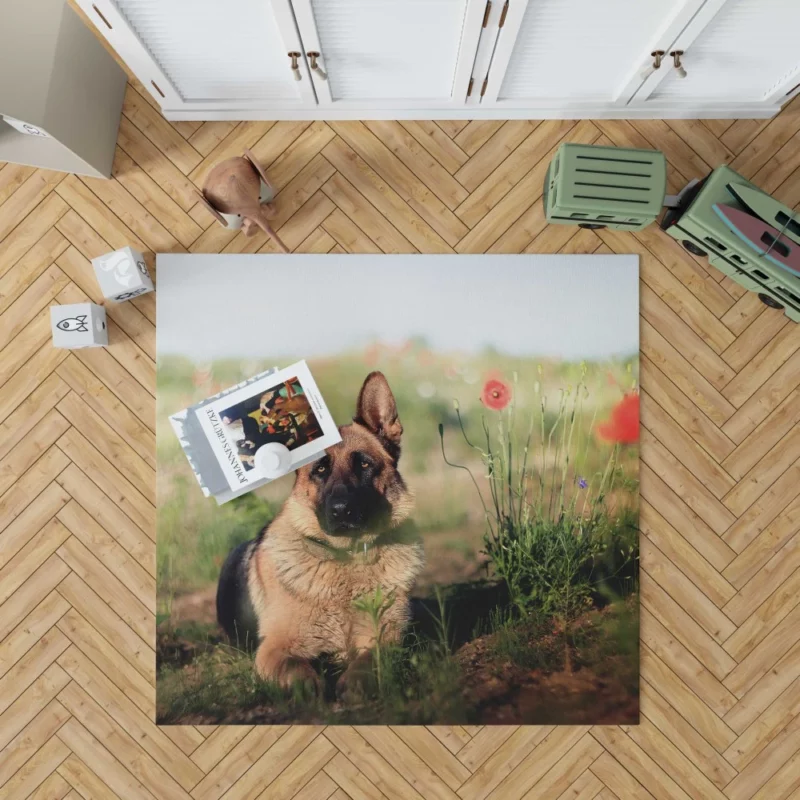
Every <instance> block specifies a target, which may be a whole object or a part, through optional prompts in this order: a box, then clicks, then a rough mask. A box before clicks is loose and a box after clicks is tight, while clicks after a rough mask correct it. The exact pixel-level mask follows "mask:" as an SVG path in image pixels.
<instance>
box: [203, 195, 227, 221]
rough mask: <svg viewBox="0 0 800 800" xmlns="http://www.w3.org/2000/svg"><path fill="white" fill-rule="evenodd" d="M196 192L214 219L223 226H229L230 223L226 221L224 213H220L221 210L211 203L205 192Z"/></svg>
mask: <svg viewBox="0 0 800 800" xmlns="http://www.w3.org/2000/svg"><path fill="white" fill-rule="evenodd" d="M196 194H197V196H198V198H199V199H200V202H201V203H202V204H203V205H204V206H205V207H206V208H207V209H208V211H209V213H210V214H211V216H212V217H214V219H215V220H216V221H217V222H219V224H220V225H222V227H223V228H227V227H228V223H227V222H226V221H225V217H223V216H222V214H220V213H219V211H217V209H216V208H214V206H212V205H211V203H210V201H209V199H208V198H207V197H206V196H205V193H203V192H196Z"/></svg>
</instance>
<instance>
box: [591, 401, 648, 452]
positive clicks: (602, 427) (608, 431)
mask: <svg viewBox="0 0 800 800" xmlns="http://www.w3.org/2000/svg"><path fill="white" fill-rule="evenodd" d="M597 435H598V436H599V437H600V438H601V439H603V440H604V441H606V442H614V443H618V444H633V443H634V442H638V441H639V395H638V394H637V393H636V392H631V393H629V394H626V395H625V396H624V397H623V398H622V400H620V401H619V402H618V403H617V404H616V405H615V406H614V408H612V409H611V419H609V420H607V421H606V422H601V423H600V424H599V425H598V426H597Z"/></svg>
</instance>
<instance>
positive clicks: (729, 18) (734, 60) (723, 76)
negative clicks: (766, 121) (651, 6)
mask: <svg viewBox="0 0 800 800" xmlns="http://www.w3.org/2000/svg"><path fill="white" fill-rule="evenodd" d="M669 50H670V51H683V53H682V55H681V56H680V60H681V65H682V67H683V70H684V71H685V76H682V75H681V73H680V72H679V71H678V70H677V69H676V68H675V67H674V64H673V61H672V60H669V62H668V63H666V64H665V67H666V69H663V70H659V74H655V75H653V76H652V77H651V78H650V79H649V80H648V82H647V83H646V84H645V85H643V86H642V87H641V89H640V90H639V91H638V92H637V94H636V96H635V97H634V100H633V103H632V104H633V105H637V104H638V105H642V104H644V105H647V106H649V107H653V108H657V107H659V106H681V107H685V108H686V109H687V110H695V111H696V112H697V113H698V115H699V113H700V112H701V111H703V112H705V113H706V114H708V111H709V109H711V110H713V108H714V106H719V105H725V104H728V105H739V104H742V103H747V104H758V103H765V104H767V103H768V104H775V103H783V102H785V101H786V100H789V99H790V98H791V97H792V96H794V95H795V94H797V93H798V92H800V0H708V2H707V3H706V4H705V5H704V7H703V8H702V9H701V13H699V14H698V15H697V16H696V18H694V19H693V20H692V21H691V24H689V25H688V26H687V27H686V28H685V29H684V30H683V31H682V32H681V33H680V35H679V36H678V37H677V38H676V40H675V41H674V42H672V43H671V44H670V47H669Z"/></svg>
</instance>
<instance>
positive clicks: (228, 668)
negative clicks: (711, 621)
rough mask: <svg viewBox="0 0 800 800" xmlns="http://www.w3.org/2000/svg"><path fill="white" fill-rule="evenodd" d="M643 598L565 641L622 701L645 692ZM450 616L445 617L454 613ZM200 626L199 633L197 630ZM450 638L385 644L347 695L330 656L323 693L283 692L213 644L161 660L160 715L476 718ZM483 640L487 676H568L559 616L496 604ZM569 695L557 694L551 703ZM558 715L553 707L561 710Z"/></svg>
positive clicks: (584, 702) (198, 718) (590, 619)
mask: <svg viewBox="0 0 800 800" xmlns="http://www.w3.org/2000/svg"><path fill="white" fill-rule="evenodd" d="M636 599H637V598H636V597H632V598H629V599H628V601H627V602H618V603H614V604H611V605H610V606H608V607H606V608H605V609H604V610H602V611H592V612H589V613H588V614H585V615H583V616H582V617H581V618H580V619H579V620H578V621H577V622H576V624H575V625H574V626H573V627H572V629H571V632H570V639H569V643H568V646H569V648H570V651H571V658H570V661H571V663H572V664H573V666H574V668H575V670H576V672H577V674H586V673H589V674H591V675H593V676H597V677H598V678H603V679H604V680H606V681H607V682H608V683H609V684H613V685H614V687H615V690H616V693H617V695H619V696H620V697H622V698H625V697H635V696H636V695H637V694H638V668H639V661H638V610H637V607H636ZM444 613H445V619H446V617H447V612H444ZM193 633H194V635H197V631H194V632H193ZM476 633H477V632H476ZM448 638H449V637H448V634H447V632H446V631H445V630H444V628H441V629H440V633H439V635H436V634H434V638H425V637H423V636H420V635H417V634H416V633H411V634H409V635H408V636H407V637H406V640H405V642H404V643H403V644H402V645H397V646H394V645H392V646H385V647H382V648H381V671H382V674H381V678H380V680H378V679H377V676H375V680H373V681H372V682H371V683H367V685H366V689H365V691H364V692H363V694H361V695H359V696H357V697H355V699H349V700H347V701H342V700H339V699H337V698H336V696H335V692H334V686H335V682H336V679H337V678H338V676H339V675H340V674H341V665H337V664H335V663H332V662H323V664H322V686H323V691H322V693H321V694H320V695H317V694H315V693H313V692H311V691H309V690H308V688H307V687H305V686H303V685H300V684H296V685H295V686H294V687H293V688H292V689H291V690H289V691H286V690H283V689H281V688H280V687H278V686H277V685H275V684H273V683H270V682H265V681H262V680H261V679H259V678H258V677H257V675H256V673H255V671H254V669H253V656H252V654H248V653H245V652H242V651H239V650H235V649H233V648H230V647H227V646H224V645H219V644H216V645H215V646H213V645H214V643H213V642H209V646H208V647H207V648H206V649H202V650H201V652H200V653H199V654H198V655H196V657H195V658H194V659H193V660H192V661H191V662H190V663H189V664H187V665H184V666H177V665H176V664H162V665H161V667H160V669H159V673H158V682H157V686H158V690H157V707H158V710H157V715H158V721H159V723H161V724H170V723H186V722H192V721H194V722H208V723H210V722H219V723H229V724H230V723H249V724H259V723H261V724H281V723H286V722H297V723H313V724H326V723H353V724H356V723H358V724H365V725H370V724H415V725H428V724H448V725H453V724H479V723H480V721H481V710H480V707H479V706H480V701H479V698H477V697H473V696H472V695H471V693H469V692H465V691H464V688H463V687H464V674H463V668H462V664H461V662H460V660H459V658H458V655H457V654H456V655H454V654H453V653H452V652H451V651H450V646H449V644H448ZM479 641H480V642H482V648H481V650H480V656H479V659H480V661H481V670H482V672H481V674H482V675H485V678H486V679H487V680H490V679H492V678H493V676H495V675H503V674H505V673H506V672H507V670H508V669H509V666H510V667H512V668H513V669H514V670H515V671H516V673H517V674H519V673H524V672H526V671H535V672H536V673H537V674H540V675H542V676H544V677H542V678H541V683H542V685H543V686H545V687H546V685H547V676H549V675H559V674H563V666H564V650H563V646H564V645H563V639H562V638H561V631H560V630H559V629H558V627H557V622H556V621H555V620H553V619H552V618H546V617H544V616H535V615H529V616H527V617H524V618H520V617H519V616H518V615H514V614H513V613H509V612H501V611H498V612H496V613H495V614H493V615H492V620H491V623H490V624H489V626H488V629H487V630H486V631H484V632H483V633H482V635H481V637H480V640H479ZM373 669H377V667H375V666H373ZM576 686H577V687H579V688H577V689H576V694H575V696H574V697H571V698H570V705H571V707H572V709H573V710H574V708H576V707H577V708H579V709H581V710H582V711H581V713H582V714H584V715H586V716H587V718H590V717H591V713H592V711H591V708H592V702H593V697H592V695H591V692H590V691H588V690H587V685H586V682H585V681H583V682H581V681H579V682H577V684H576ZM581 692H583V693H582V694H581ZM562 700H563V698H562V697H560V696H559V695H558V694H553V703H554V704H557V703H560V702H562ZM555 708H556V706H555V705H554V709H555ZM557 713H558V712H557V710H556V711H555V714H556V716H557ZM522 721H523V722H524V721H525V720H524V719H523V720H522ZM556 721H557V719H556Z"/></svg>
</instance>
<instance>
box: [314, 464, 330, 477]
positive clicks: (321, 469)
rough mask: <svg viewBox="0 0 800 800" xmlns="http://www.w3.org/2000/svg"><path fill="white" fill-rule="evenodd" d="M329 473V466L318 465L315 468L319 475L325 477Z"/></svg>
mask: <svg viewBox="0 0 800 800" xmlns="http://www.w3.org/2000/svg"><path fill="white" fill-rule="evenodd" d="M327 471H328V465H327V464H317V466H316V467H314V472H316V473H317V475H324V474H325V473H326V472H327Z"/></svg>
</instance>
